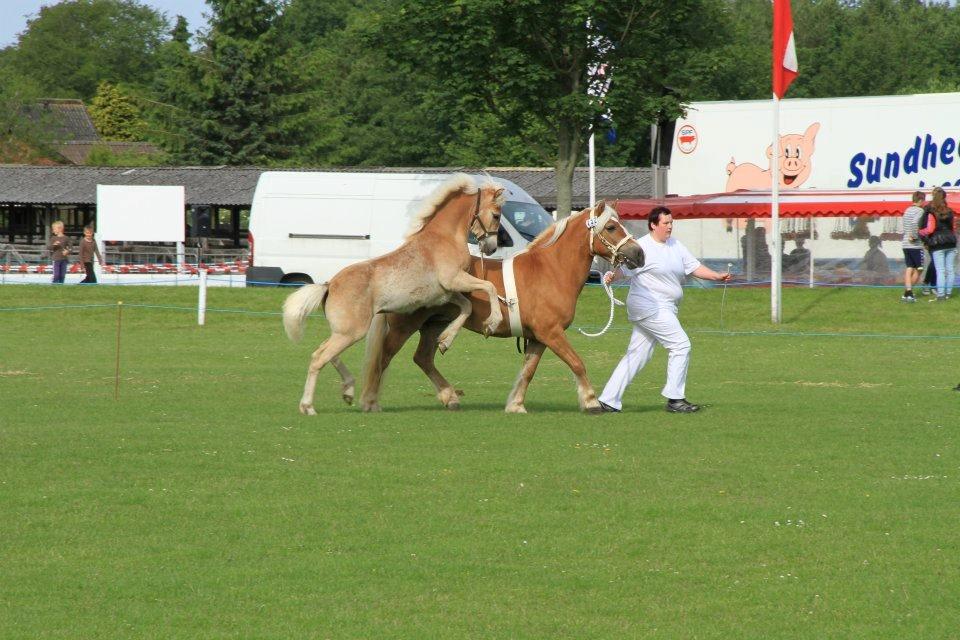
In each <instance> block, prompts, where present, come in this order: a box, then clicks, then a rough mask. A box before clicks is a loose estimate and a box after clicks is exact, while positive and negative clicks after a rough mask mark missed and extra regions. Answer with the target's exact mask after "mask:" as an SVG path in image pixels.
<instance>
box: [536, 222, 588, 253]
mask: <svg viewBox="0 0 960 640" xmlns="http://www.w3.org/2000/svg"><path fill="white" fill-rule="evenodd" d="M574 215H580V214H579V213H577V214H574ZM572 217H573V216H567V217H566V218H561V219H560V220H558V221H556V222H554V223H553V224H552V225H550V226H549V227H547V228H546V229H544V230H543V231H541V232H540V234H539V235H537V237H536V238H534V239H533V240H531V241H530V244H528V245H527V246H526V248H525V249H524V251H529V250H530V249H546V248H547V247H549V246H551V245H553V243H555V242H556V241H557V240H558V239H559V238H560V236H562V235H563V232H564V231H566V230H567V224H569V222H570V218H572Z"/></svg>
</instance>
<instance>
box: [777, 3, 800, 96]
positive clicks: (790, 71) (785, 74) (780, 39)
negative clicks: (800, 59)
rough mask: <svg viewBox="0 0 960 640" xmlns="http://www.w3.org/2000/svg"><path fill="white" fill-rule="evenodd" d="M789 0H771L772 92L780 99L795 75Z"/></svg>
mask: <svg viewBox="0 0 960 640" xmlns="http://www.w3.org/2000/svg"><path fill="white" fill-rule="evenodd" d="M797 73H798V71H797V49H796V47H795V46H794V44H793V16H792V15H790V0H773V93H774V95H776V96H777V98H780V99H782V98H783V96H784V95H785V94H786V93H787V88H789V87H790V83H791V82H793V81H794V79H796V77H797Z"/></svg>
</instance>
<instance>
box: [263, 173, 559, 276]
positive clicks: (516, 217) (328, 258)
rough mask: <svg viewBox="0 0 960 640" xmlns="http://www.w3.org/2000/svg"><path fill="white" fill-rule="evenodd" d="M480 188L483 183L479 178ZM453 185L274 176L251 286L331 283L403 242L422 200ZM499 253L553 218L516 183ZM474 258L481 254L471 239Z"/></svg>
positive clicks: (514, 248) (407, 179)
mask: <svg viewBox="0 0 960 640" xmlns="http://www.w3.org/2000/svg"><path fill="white" fill-rule="evenodd" d="M475 177H476V179H477V180H478V181H479V180H481V179H484V178H481V177H480V176H475ZM449 178H450V174H443V173H337V172H319V171H315V172H311V171H266V172H264V173H263V174H261V175H260V180H259V181H258V182H257V188H256V191H255V192H254V194H253V205H252V207H251V209H250V266H249V267H248V268H247V279H246V281H247V284H248V285H271V284H292V283H314V282H326V281H327V280H329V279H330V278H332V277H333V276H334V274H336V273H337V272H338V271H340V270H341V269H343V268H344V267H346V266H348V265H351V264H353V263H355V262H359V261H361V260H366V259H368V258H373V257H376V256H380V255H383V254H385V253H388V252H390V251H392V250H394V249H396V248H397V247H399V246H400V244H401V243H402V242H403V236H404V234H405V233H406V230H407V227H408V226H409V221H410V217H411V215H412V214H413V213H415V212H416V211H417V210H418V209H419V206H420V202H421V200H423V199H424V198H425V197H427V196H428V195H430V193H431V192H432V191H433V190H434V189H436V188H437V186H439V185H441V184H443V183H444V182H445V181H446V180H447V179H449ZM493 179H494V181H496V182H497V183H498V184H500V185H502V186H503V187H505V188H506V189H507V201H506V203H505V204H504V206H503V217H502V218H501V220H500V232H499V234H498V236H497V240H498V249H497V251H496V253H494V254H493V255H492V256H490V257H491V258H507V257H510V256H511V255H513V254H514V253H517V252H518V251H520V250H522V249H523V248H524V247H526V246H527V244H528V243H529V242H530V241H531V240H533V238H535V237H536V236H537V234H539V233H540V232H541V231H543V230H544V229H546V228H547V227H548V226H549V225H551V224H552V223H553V218H552V217H551V216H550V214H548V213H547V212H546V211H545V210H544V209H543V207H541V206H540V205H539V204H537V201H536V200H534V199H533V198H532V197H530V195H529V194H527V193H526V192H525V191H524V190H523V189H521V188H520V187H518V186H517V185H516V184H514V183H512V182H510V181H509V180H503V179H501V178H493ZM469 249H470V252H471V253H472V254H474V255H479V250H478V248H477V244H476V239H475V238H473V236H472V235H471V237H470V244H469Z"/></svg>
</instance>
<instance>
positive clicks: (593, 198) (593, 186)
mask: <svg viewBox="0 0 960 640" xmlns="http://www.w3.org/2000/svg"><path fill="white" fill-rule="evenodd" d="M587 147H588V149H589V153H588V154H587V155H588V156H589V157H590V162H589V164H590V206H591V207H592V206H593V205H594V204H596V202H597V174H596V171H595V170H594V162H595V159H596V155H595V151H594V146H593V132H592V131H591V132H590V141H589V143H588V144H587Z"/></svg>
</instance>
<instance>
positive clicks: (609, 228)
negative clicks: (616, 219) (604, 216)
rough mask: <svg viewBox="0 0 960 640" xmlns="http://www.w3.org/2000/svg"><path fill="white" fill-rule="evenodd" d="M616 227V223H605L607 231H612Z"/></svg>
mask: <svg viewBox="0 0 960 640" xmlns="http://www.w3.org/2000/svg"><path fill="white" fill-rule="evenodd" d="M616 228H617V225H615V224H613V223H612V222H611V223H610V224H608V225H607V231H613V230H614V229H616Z"/></svg>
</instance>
